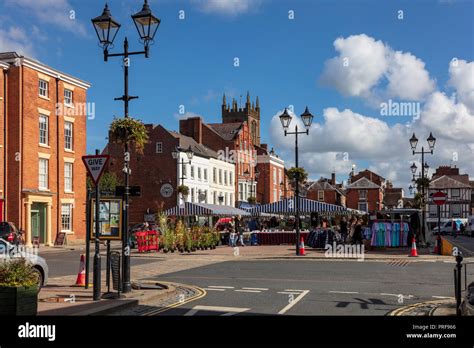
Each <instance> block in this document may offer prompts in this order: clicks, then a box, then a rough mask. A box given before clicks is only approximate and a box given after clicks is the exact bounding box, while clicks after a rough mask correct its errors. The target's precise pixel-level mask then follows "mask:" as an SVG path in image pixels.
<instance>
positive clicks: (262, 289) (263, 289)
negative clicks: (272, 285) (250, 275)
mask: <svg viewBox="0 0 474 348" xmlns="http://www.w3.org/2000/svg"><path fill="white" fill-rule="evenodd" d="M242 289H244V290H261V291H265V290H268V288H242Z"/></svg>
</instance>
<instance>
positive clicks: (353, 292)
mask: <svg viewBox="0 0 474 348" xmlns="http://www.w3.org/2000/svg"><path fill="white" fill-rule="evenodd" d="M329 292H331V293H333V294H358V292H357V291H329Z"/></svg>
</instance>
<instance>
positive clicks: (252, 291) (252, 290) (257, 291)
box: [234, 289, 261, 292]
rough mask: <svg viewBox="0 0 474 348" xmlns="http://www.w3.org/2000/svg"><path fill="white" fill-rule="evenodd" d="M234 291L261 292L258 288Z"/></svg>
mask: <svg viewBox="0 0 474 348" xmlns="http://www.w3.org/2000/svg"><path fill="white" fill-rule="evenodd" d="M234 291H237V292H261V291H260V290H239V289H237V290H234Z"/></svg>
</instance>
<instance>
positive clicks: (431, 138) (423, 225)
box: [410, 133, 436, 240]
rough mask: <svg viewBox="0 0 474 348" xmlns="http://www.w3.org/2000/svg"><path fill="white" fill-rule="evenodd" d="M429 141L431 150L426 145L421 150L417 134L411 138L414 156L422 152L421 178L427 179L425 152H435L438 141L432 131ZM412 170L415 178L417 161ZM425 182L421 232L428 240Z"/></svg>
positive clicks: (422, 189) (422, 195)
mask: <svg viewBox="0 0 474 348" xmlns="http://www.w3.org/2000/svg"><path fill="white" fill-rule="evenodd" d="M426 141H427V142H428V146H429V150H428V151H425V148H424V146H422V147H421V151H416V145H417V144H418V138H417V137H416V136H415V133H413V135H412V137H411V138H410V146H411V149H412V152H413V156H415V155H418V154H421V179H423V180H424V179H425V169H426V170H428V168H429V167H428V163H426V162H425V154H431V155H432V154H433V150H434V146H435V143H436V138H435V137H434V136H433V134H432V133H430V136H429V137H428V138H427V139H426ZM410 169H411V172H412V174H413V178H415V173H416V170H417V166H416V164H415V163H413V164H412V165H411V167H410ZM425 195H426V193H425V183H424V182H422V185H421V197H422V198H421V209H422V211H421V223H422V225H421V234H422V235H423V240H426V231H425V218H426V216H425V201H426V197H425Z"/></svg>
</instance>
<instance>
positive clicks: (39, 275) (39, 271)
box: [35, 267, 44, 289]
mask: <svg viewBox="0 0 474 348" xmlns="http://www.w3.org/2000/svg"><path fill="white" fill-rule="evenodd" d="M35 272H36V274H38V288H39V289H41V288H42V287H43V282H44V279H43V273H42V272H41V270H40V269H38V268H37V267H35Z"/></svg>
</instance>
